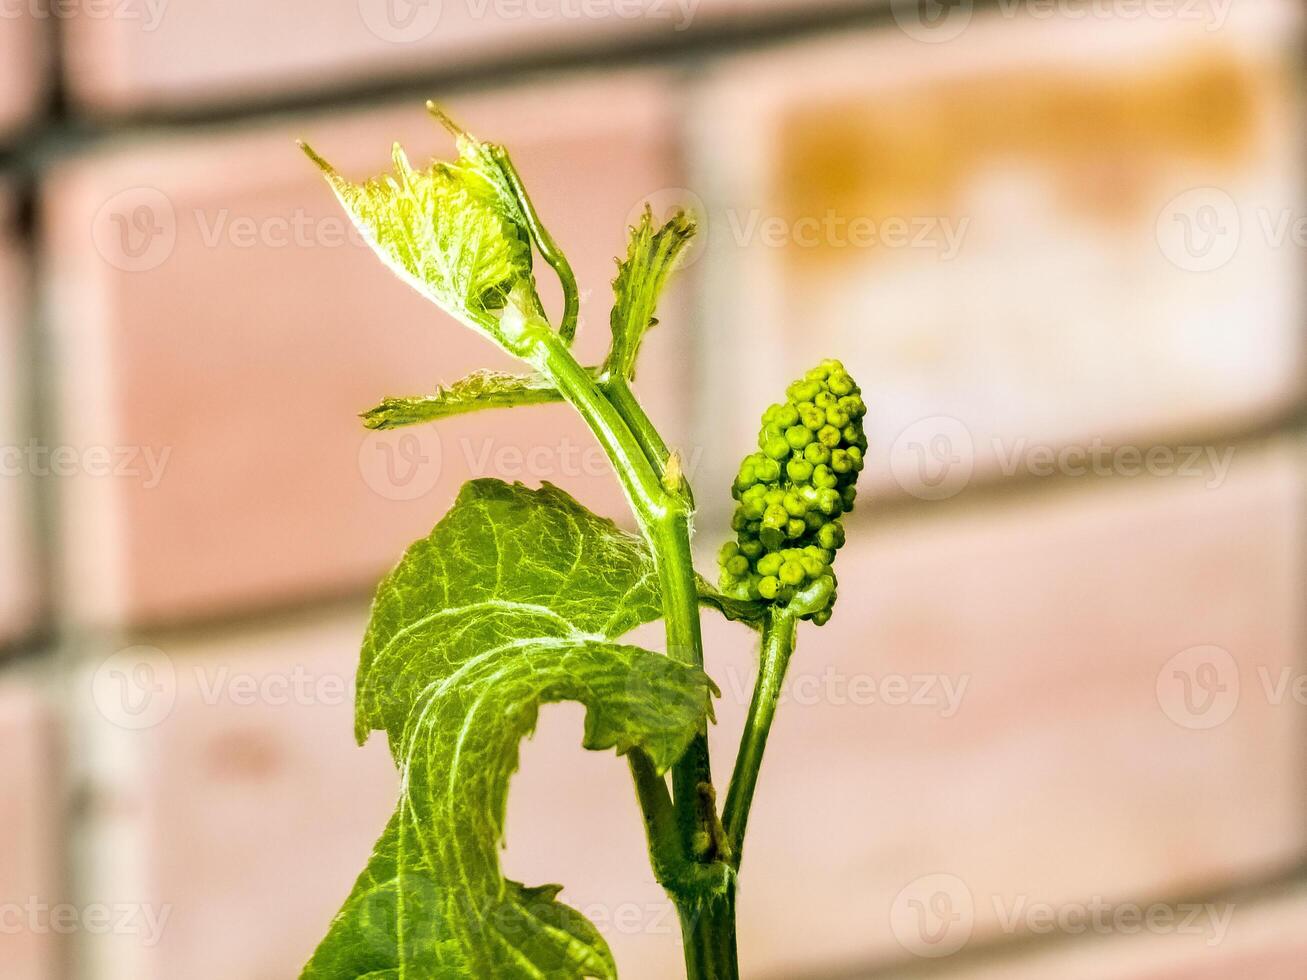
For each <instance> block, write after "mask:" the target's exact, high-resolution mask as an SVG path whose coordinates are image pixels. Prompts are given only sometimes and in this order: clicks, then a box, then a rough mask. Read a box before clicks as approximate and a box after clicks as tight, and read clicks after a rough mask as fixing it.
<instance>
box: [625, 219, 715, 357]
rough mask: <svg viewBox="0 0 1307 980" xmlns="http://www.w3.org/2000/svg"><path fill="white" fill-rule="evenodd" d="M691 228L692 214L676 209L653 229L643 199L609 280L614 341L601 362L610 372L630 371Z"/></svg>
mask: <svg viewBox="0 0 1307 980" xmlns="http://www.w3.org/2000/svg"><path fill="white" fill-rule="evenodd" d="M696 230H697V229H696V227H695V223H694V219H693V218H691V217H690V216H689V215H688V214H686V213H685V212H684V211H678V212H677V213H676V214H674V215H673V216H672V217H671V219H670V220H668V221H667V223H666V224H664V225H663V226H662V227H661V228H659V229H658V230H657V231H654V228H653V212H652V211H650V209H649V207H648V206H647V205H646V207H645V209H644V214H643V215H642V216H641V218H640V223H639V224H638V225H636V226H635V227H634V228H632V229H631V241H630V244H629V246H628V247H627V253H626V261H625V262H621V263H619V264H618V268H617V278H616V279H615V280H613V292H614V293H615V294H616V303H615V304H614V306H613V312H612V316H611V322H612V328H613V344H612V347H611V349H610V350H609V352H608V359H607V361H606V362H605V367H606V368H608V370H609V371H611V372H612V373H613V374H616V375H619V376H621V377H625V378H630V377H631V376H632V375H633V374H634V373H635V359H636V355H637V354H638V353H639V351H640V343H641V341H642V340H643V339H644V335H645V332H646V331H647V330H648V329H649V328H650V327H652V326H653V325H654V324H655V323H657V322H658V321H657V320H656V319H654V312H655V310H656V309H657V307H658V297H659V295H660V294H661V293H662V291H663V286H664V285H665V284H666V282H667V277H668V276H669V275H670V274H671V272H672V269H673V268H674V267H675V265H676V260H677V259H678V258H679V257H680V256H681V254H682V253H683V252H684V250H685V247H686V246H687V245H689V243H690V240H691V239H692V238H693V237H694V235H695V231H696Z"/></svg>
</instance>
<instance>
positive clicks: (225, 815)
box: [76, 614, 397, 980]
mask: <svg viewBox="0 0 1307 980" xmlns="http://www.w3.org/2000/svg"><path fill="white" fill-rule="evenodd" d="M314 618H315V620H316V622H315V623H314V624H313V625H309V626H294V625H288V626H284V627H280V628H276V629H273V630H270V631H266V632H260V633H246V634H243V635H236V636H231V637H228V638H226V639H222V640H211V641H207V642H194V641H192V642H189V643H183V642H180V641H178V642H172V643H166V642H161V647H154V648H146V647H133V648H127V649H126V650H123V651H115V650H113V649H112V648H109V649H105V650H104V651H103V654H102V659H98V660H97V661H96V662H92V663H91V664H89V665H88V667H87V668H86V670H85V671H84V672H83V674H82V679H81V682H80V683H79V685H78V688H77V700H76V707H77V709H78V711H79V715H80V717H81V718H82V721H83V739H84V742H85V746H86V748H85V762H84V764H85V765H86V767H87V770H88V774H87V776H86V779H87V781H88V783H89V786H90V793H91V799H92V801H93V805H92V808H91V813H90V814H89V816H88V834H87V841H88V846H87V848H86V861H85V865H84V868H83V875H84V879H85V885H84V888H85V891H86V892H87V893H88V894H91V895H95V896H96V897H97V899H98V900H99V901H102V902H106V903H111V904H113V903H139V904H140V905H141V907H142V908H143V910H148V911H149V913H150V915H151V916H152V919H149V920H147V919H146V918H145V916H144V912H142V914H141V916H140V917H138V919H137V922H138V923H139V925H140V926H141V928H138V929H136V930H135V931H131V932H123V933H121V934H117V935H111V936H91V937H88V938H87V940H86V948H85V957H86V962H87V963H89V964H91V967H92V971H93V972H92V974H91V975H94V976H105V977H112V976H130V977H134V978H140V980H151V978H153V980H171V978H174V977H188V978H194V980H207V978H220V977H248V978H251V980H261V978H269V980H271V978H273V977H288V976H294V975H296V973H297V972H298V969H299V968H300V967H301V966H302V965H303V964H304V962H305V961H306V960H307V959H308V956H309V954H310V953H311V952H312V951H313V949H314V947H315V946H316V944H317V942H318V940H319V939H321V937H322V936H323V935H325V933H326V930H327V926H328V925H329V923H330V921H331V917H332V916H333V915H334V914H335V912H336V910H337V909H338V908H339V907H340V905H341V903H342V902H343V901H344V898H345V897H346V896H347V895H348V894H349V890H350V888H351V886H352V885H353V882H354V878H355V877H356V876H357V874H358V872H359V871H361V870H362V869H363V867H364V865H365V864H366V862H367V856H368V854H369V852H370V850H371V847H372V844H373V842H374V841H375V839H376V838H377V837H378V836H379V835H380V832H381V830H382V829H383V828H384V826H385V823H386V820H387V818H388V817H389V815H390V813H391V811H392V810H393V808H394V803H395V799H396V795H395V794H396V792H397V779H396V775H395V771H394V767H393V765H392V763H391V761H390V757H389V753H388V752H387V750H386V747H385V743H384V740H376V741H374V742H371V743H369V744H368V745H367V746H366V747H365V748H362V749H360V748H358V747H357V746H356V745H355V744H354V739H353V721H352V712H353V699H352V678H353V675H354V668H355V665H356V663H357V657H358V646H359V640H360V637H361V636H362V632H363V618H362V617H361V616H358V615H352V614H351V615H341V614H336V615H332V616H328V617H327V618H326V619H323V617H322V616H321V615H320V614H319V615H317V616H315V617H314ZM142 669H144V670H146V671H148V673H147V674H144V675H142V674H139V673H137V672H138V671H140V670H142ZM115 671H121V672H123V673H115ZM141 677H143V678H144V680H143V681H141V682H139V683H138V678H141ZM146 694H149V697H148V698H147V697H146V696H145V695H146ZM133 709H135V710H133ZM151 921H152V922H155V923H158V922H162V929H161V930H155V929H153V928H152V927H149V926H148V923H149V922H151ZM217 935H225V936H234V937H239V941H234V942H223V943H215V942H214V936H217Z"/></svg>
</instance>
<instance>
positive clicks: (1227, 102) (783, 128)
mask: <svg viewBox="0 0 1307 980" xmlns="http://www.w3.org/2000/svg"><path fill="white" fill-rule="evenodd" d="M1284 82H1285V80H1284V79H1283V78H1282V77H1281V75H1280V73H1279V71H1278V69H1276V68H1275V67H1271V66H1267V65H1265V64H1256V63H1253V62H1250V61H1247V60H1245V59H1241V58H1239V57H1237V56H1235V55H1234V54H1232V53H1230V52H1228V51H1221V50H1215V49H1212V50H1206V51H1204V52H1202V53H1200V54H1194V55H1190V56H1188V57H1186V58H1183V59H1174V60H1172V61H1171V62H1169V63H1164V64H1162V65H1160V66H1154V67H1151V68H1148V69H1137V70H1133V71H1129V70H1126V71H1123V70H1120V69H1119V68H1116V69H1113V70H1111V71H1102V72H1099V73H1096V74H1091V73H1088V72H1085V71H1084V70H1066V71H1063V72H1049V71H1048V70H1046V69H1044V70H1040V71H1034V70H1029V69H1022V70H1014V71H1003V72H995V73H993V74H991V75H989V76H988V77H976V78H974V79H971V80H970V81H969V82H968V83H967V84H966V85H965V86H963V85H958V84H957V83H956V82H951V81H950V82H944V81H937V82H931V83H928V84H923V85H921V86H919V87H918V88H917V89H916V90H915V91H906V92H896V93H894V94H893V97H892V98H885V97H884V96H883V95H882V94H876V95H857V96H849V97H847V98H842V99H837V100H832V101H829V102H826V103H824V104H820V105H813V104H811V103H808V104H805V105H803V106H802V107H799V108H795V109H793V110H792V111H791V112H789V113H788V114H787V115H786V116H784V117H783V118H782V119H781V120H780V123H779V125H778V126H777V130H776V136H777V139H778V148H777V149H778V154H777V159H778V164H777V169H776V177H775V185H774V188H773V200H774V201H775V204H776V212H775V213H777V214H779V215H781V216H782V217H783V218H784V219H785V220H786V221H787V222H788V223H790V224H791V225H792V224H793V222H796V221H800V220H802V219H808V220H812V219H813V218H816V219H821V218H822V217H823V216H827V215H835V216H837V217H838V218H839V219H840V220H841V221H846V222H847V221H852V220H854V219H859V220H866V219H870V220H871V221H874V222H876V223H877V224H879V223H880V222H882V221H884V220H886V219H888V218H892V217H914V216H932V217H933V216H944V215H950V214H953V215H956V213H957V210H958V207H959V200H960V198H961V196H962V194H963V192H964V190H965V188H966V185H967V182H968V181H969V180H970V179H971V178H972V177H973V175H975V174H976V173H977V172H978V171H981V170H983V169H987V168H1003V167H1005V166H1012V165H1016V166H1018V167H1021V168H1022V169H1027V168H1029V169H1033V170H1036V171H1040V172H1043V173H1045V174H1047V176H1048V179H1049V181H1050V185H1051V186H1052V187H1053V188H1054V189H1055V191H1056V194H1057V200H1058V202H1059V204H1060V205H1062V206H1063V207H1064V208H1065V209H1066V210H1067V211H1068V212H1070V213H1071V214H1073V215H1075V216H1076V217H1077V218H1079V219H1081V220H1085V219H1088V220H1096V221H1109V222H1112V223H1123V222H1132V221H1134V220H1136V219H1137V218H1138V216H1139V215H1140V213H1141V211H1143V210H1145V209H1146V208H1147V207H1148V206H1149V203H1150V201H1151V190H1152V188H1153V186H1154V183H1155V181H1156V179H1157V178H1158V177H1159V176H1160V175H1162V174H1164V173H1166V172H1168V171H1173V170H1174V169H1176V167H1177V164H1181V163H1186V162H1194V161H1196V162H1199V163H1202V164H1204V165H1207V166H1210V167H1213V168H1216V169H1219V170H1223V171H1228V170H1230V169H1233V168H1235V167H1236V166H1237V165H1238V164H1239V163H1240V161H1241V160H1243V159H1245V158H1246V156H1247V154H1248V153H1249V152H1250V151H1252V150H1253V149H1254V148H1255V146H1256V144H1257V133H1258V129H1259V125H1260V120H1259V114H1260V113H1261V112H1262V111H1263V109H1264V108H1265V106H1266V105H1267V104H1268V102H1269V101H1271V100H1272V99H1274V98H1276V97H1278V96H1279V94H1280V93H1282V92H1283V91H1284V87H1283V86H1284ZM842 252H843V254H844V255H845V256H846V257H848V256H851V255H853V254H859V253H861V254H865V252H864V251H863V250H849V249H844V250H842ZM840 253H841V250H840V249H837V248H822V247H817V248H790V249H788V250H787V257H788V258H790V259H791V261H793V262H795V263H805V262H816V263H820V264H823V265H824V264H828V263H829V262H831V261H833V260H835V257H836V256H837V255H839V254H840Z"/></svg>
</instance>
